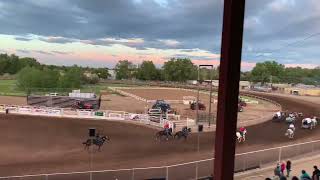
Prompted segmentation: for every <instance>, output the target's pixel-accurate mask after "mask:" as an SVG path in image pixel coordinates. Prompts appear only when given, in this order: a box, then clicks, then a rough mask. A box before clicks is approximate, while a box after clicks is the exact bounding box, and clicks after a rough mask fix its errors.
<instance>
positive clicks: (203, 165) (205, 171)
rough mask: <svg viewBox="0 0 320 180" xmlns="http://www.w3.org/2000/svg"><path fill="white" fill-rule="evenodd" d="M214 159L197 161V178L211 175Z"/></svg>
mask: <svg viewBox="0 0 320 180" xmlns="http://www.w3.org/2000/svg"><path fill="white" fill-rule="evenodd" d="M213 163H214V160H208V161H202V162H199V163H198V178H203V177H209V176H211V175H213V168H214V165H213Z"/></svg>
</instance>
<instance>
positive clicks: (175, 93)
mask: <svg viewBox="0 0 320 180" xmlns="http://www.w3.org/2000/svg"><path fill="white" fill-rule="evenodd" d="M121 90H122V91H126V92H128V93H131V94H134V95H137V96H139V97H142V98H145V99H147V100H157V99H164V100H180V101H181V100H183V97H184V96H193V97H196V96H197V93H196V92H193V91H187V90H181V89H175V88H169V89H168V88H148V87H146V88H134V89H121ZM199 97H200V98H199V99H200V102H203V103H204V104H205V106H206V107H207V109H206V110H205V111H201V110H200V111H199V113H200V114H204V115H207V114H208V109H209V95H208V94H204V93H203V92H200V96H199ZM121 98H122V97H120V98H117V99H121ZM110 99H115V97H110ZM132 99H133V98H132ZM213 99H215V100H216V99H217V97H215V96H213ZM129 100H130V99H129V97H126V101H128V102H130V101H129ZM120 101H123V100H120ZM258 101H259V104H248V105H247V106H246V107H244V111H243V112H241V113H239V116H238V119H239V121H250V120H256V119H264V118H265V117H268V116H270V115H272V114H274V112H276V111H277V109H278V107H276V106H275V105H274V104H271V103H269V102H266V101H261V100H258ZM113 102H115V101H113ZM113 102H110V104H112V106H113ZM212 102H213V100H212ZM107 103H108V102H107ZM115 103H116V102H115ZM141 103H142V102H141V101H139V103H137V106H140V104H141ZM102 104H103V103H102ZM116 104H117V103H116ZM128 105H129V106H128ZM152 105H153V103H149V104H147V106H148V108H150V109H151V108H152ZM170 105H171V108H173V109H174V110H176V112H177V113H178V114H179V115H181V119H186V118H191V119H195V118H196V111H192V110H190V106H189V105H184V104H182V103H171V104H170ZM137 106H131V104H127V105H124V106H123V108H126V109H131V108H133V107H136V108H137ZM129 107H131V108H129ZM140 107H141V111H143V110H145V105H144V106H140ZM211 107H212V113H213V114H216V111H217V103H212V106H211ZM129 112H132V111H129Z"/></svg>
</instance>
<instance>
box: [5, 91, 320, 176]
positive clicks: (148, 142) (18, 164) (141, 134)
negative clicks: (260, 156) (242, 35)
mask: <svg viewBox="0 0 320 180" xmlns="http://www.w3.org/2000/svg"><path fill="white" fill-rule="evenodd" d="M263 96H265V97H268V98H270V99H272V100H275V101H278V102H279V103H281V104H282V105H283V108H284V109H288V110H290V111H302V112H303V113H304V114H305V115H306V116H311V115H314V114H318V113H319V111H320V109H319V107H318V106H317V105H314V104H311V103H308V102H305V101H300V102H296V100H292V99H289V98H286V97H278V96H277V97H274V96H271V95H268V94H265V95H263ZM297 126H299V125H297ZM89 127H97V128H98V129H100V130H101V131H103V132H104V133H105V134H107V135H108V136H110V137H111V143H110V144H106V145H105V146H104V148H103V150H102V151H101V152H97V153H95V154H94V156H93V158H94V159H93V169H94V170H99V169H117V168H132V167H146V166H160V165H168V164H174V163H180V162H185V161H191V160H197V159H202V158H208V157H212V149H213V143H214V135H213V133H203V134H201V135H200V152H199V153H197V152H196V147H197V136H196V135H192V136H191V138H190V139H188V140H187V141H186V142H183V141H181V142H177V141H169V142H156V141H155V140H154V138H153V136H154V134H155V131H154V130H152V129H149V128H145V127H142V126H138V125H132V124H127V123H118V122H108V121H103V122H101V121H93V120H80V119H59V118H45V117H31V116H15V115H8V116H5V115H0V137H2V138H1V147H0V159H1V161H0V176H6V175H19V174H38V173H51V172H69V171H85V170H89V169H90V168H89V163H88V162H89V157H90V156H89V154H88V152H86V151H84V150H83V147H82V146H81V142H82V141H83V140H84V139H85V138H86V136H87V129H88V128H89ZM286 128H287V125H285V124H280V123H272V122H270V121H269V122H265V123H263V124H258V125H254V126H252V127H248V128H247V129H248V140H247V141H246V143H244V144H241V145H238V147H237V152H247V151H251V150H257V149H262V148H266V147H273V146H279V145H283V144H288V143H296V142H302V141H307V140H312V139H318V138H319V135H320V128H319V127H318V128H317V129H315V130H313V131H309V130H301V129H299V128H298V129H297V132H296V138H295V139H294V140H291V141H289V140H288V139H287V138H286V137H284V136H283V134H284V132H285V130H286ZM176 171H177V172H178V173H174V174H176V175H179V174H180V175H183V173H181V172H187V171H186V170H185V169H177V170H176ZM179 172H180V173H179ZM127 173H128V172H127ZM137 173H139V172H137ZM140 173H141V172H140ZM190 173H191V172H190ZM124 174H125V173H124ZM129 174H130V173H129ZM142 174H147V173H142ZM104 177H106V176H104ZM82 178H86V179H87V176H83V177H78V176H77V177H75V176H74V177H72V176H69V177H67V178H61V177H58V176H57V177H55V178H50V180H52V179H59V180H62V179H77V180H82ZM95 179H99V178H98V177H95ZM101 179H105V178H102V177H101ZM120 179H121V178H120ZM124 179H126V178H124ZM174 179H179V178H174Z"/></svg>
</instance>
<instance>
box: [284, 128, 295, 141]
mask: <svg viewBox="0 0 320 180" xmlns="http://www.w3.org/2000/svg"><path fill="white" fill-rule="evenodd" d="M284 135H285V136H288V137H289V139H293V136H294V131H293V130H292V129H291V128H289V129H287V132H286V133H285V134H284Z"/></svg>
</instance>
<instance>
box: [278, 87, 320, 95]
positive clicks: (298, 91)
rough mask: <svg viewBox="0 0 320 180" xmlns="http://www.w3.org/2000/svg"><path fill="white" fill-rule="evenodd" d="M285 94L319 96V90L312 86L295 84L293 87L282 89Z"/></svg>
mask: <svg viewBox="0 0 320 180" xmlns="http://www.w3.org/2000/svg"><path fill="white" fill-rule="evenodd" d="M284 92H285V93H287V94H294V95H300V96H320V88H319V87H316V86H312V85H304V84H297V85H296V86H294V87H288V88H285V89H284Z"/></svg>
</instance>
